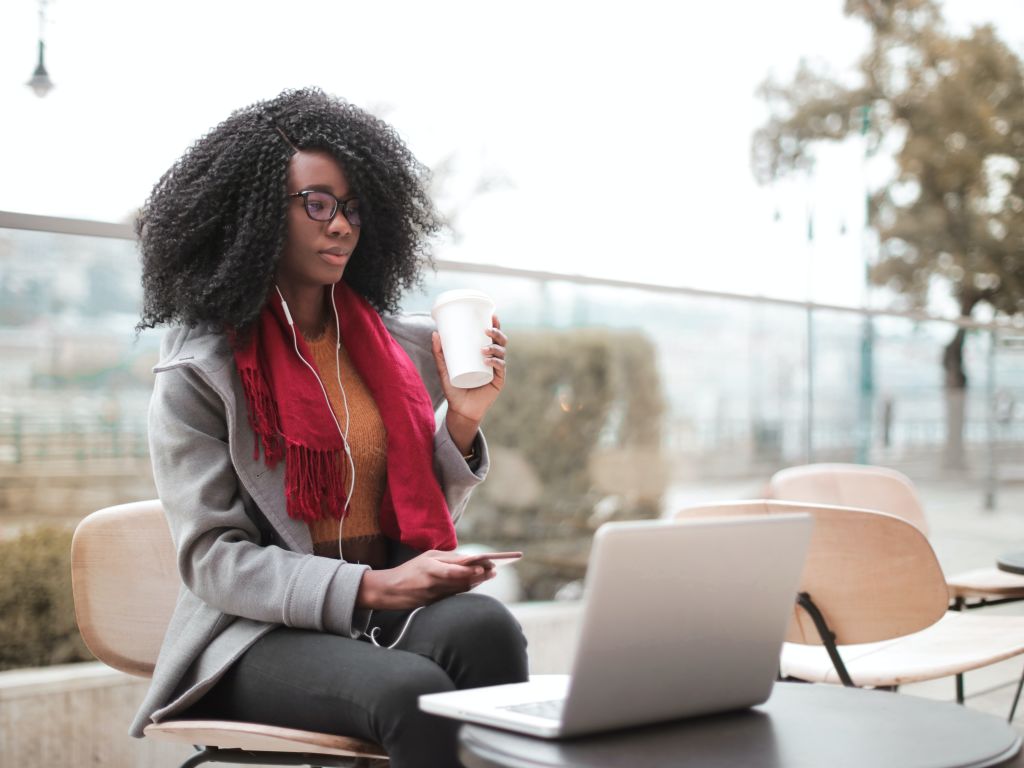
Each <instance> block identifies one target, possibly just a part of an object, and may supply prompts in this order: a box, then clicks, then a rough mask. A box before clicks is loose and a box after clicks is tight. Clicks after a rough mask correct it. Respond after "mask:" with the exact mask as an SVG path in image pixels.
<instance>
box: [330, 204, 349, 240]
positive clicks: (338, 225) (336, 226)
mask: <svg viewBox="0 0 1024 768" xmlns="http://www.w3.org/2000/svg"><path fill="white" fill-rule="evenodd" d="M327 231H328V232H329V233H330V234H332V235H337V236H338V237H345V236H346V235H351V234H352V225H351V224H349V221H348V219H346V218H345V214H344V213H342V212H341V206H338V210H337V212H335V214H334V218H333V219H331V220H330V221H329V222H327Z"/></svg>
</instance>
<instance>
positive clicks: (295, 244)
mask: <svg viewBox="0 0 1024 768" xmlns="http://www.w3.org/2000/svg"><path fill="white" fill-rule="evenodd" d="M298 192H329V193H330V194H331V195H333V196H334V197H335V198H336V199H337V200H338V210H337V211H336V212H335V214H334V217H333V218H332V219H331V220H330V221H316V220H314V219H312V218H310V215H309V214H307V212H306V207H307V206H309V207H310V211H311V212H312V213H313V215H323V216H325V215H327V214H329V213H330V206H331V205H332V204H333V201H331V199H330V198H329V197H325V196H318V195H316V194H314V195H312V196H308V195H307V196H305V197H289V198H288V217H287V232H286V235H285V242H284V252H283V253H282V255H281V260H280V262H278V265H277V282H278V285H280V286H281V288H282V289H284V288H285V287H286V286H287V287H288V288H289V289H297V290H302V289H303V288H311V287H323V286H325V285H331V284H333V283H336V282H338V281H339V280H341V276H342V275H343V274H344V272H345V266H346V265H347V264H348V262H349V259H350V258H351V257H352V252H353V251H354V250H355V247H356V244H357V243H358V242H359V227H358V226H354V225H353V224H352V223H350V222H349V220H348V218H346V216H345V213H344V212H343V210H342V209H343V208H346V203H347V202H348V201H350V200H352V199H353V198H354V193H353V191H352V190H351V189H350V188H349V185H348V179H346V178H345V173H344V171H342V170H341V166H340V165H338V162H337V160H335V159H334V158H333V157H332V156H331V155H329V154H328V153H326V152H321V151H303V150H300V151H298V152H296V153H295V154H294V155H292V158H291V161H290V163H289V166H288V194H289V195H294V194H296V193H298ZM354 207H355V203H349V205H348V210H349V211H350V213H349V217H350V218H356V220H357V221H358V218H357V215H356V216H355V217H354V216H352V213H351V211H352V209H353V208H354Z"/></svg>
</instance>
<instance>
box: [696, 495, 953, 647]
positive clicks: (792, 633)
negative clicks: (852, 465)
mask: <svg viewBox="0 0 1024 768" xmlns="http://www.w3.org/2000/svg"><path fill="white" fill-rule="evenodd" d="M791 512H807V513H809V514H811V515H813V516H814V533H813V534H812V535H811V544H810V548H809V550H808V553H807V562H806V564H805V565H804V571H803V575H802V576H801V579H800V591H801V592H806V593H808V594H809V595H810V596H811V599H812V600H813V601H814V602H815V604H816V605H817V606H818V608H819V610H820V611H821V612H822V614H823V615H824V617H825V620H826V621H827V622H828V625H829V627H831V629H832V631H833V632H834V633H835V635H836V642H837V643H840V644H848V643H870V642H875V641H879V640H888V639H890V638H893V637H900V636H902V635H907V634H910V633H911V632H917V631H919V630H922V629H925V628H926V627H929V626H931V625H932V624H934V623H935V622H936V621H938V620H939V619H940V618H942V616H943V614H944V613H945V612H946V607H947V605H948V599H949V593H948V592H947V589H946V582H945V579H944V578H943V576H942V569H941V568H940V567H939V562H938V560H937V559H936V557H935V552H934V551H933V550H932V548H931V545H930V544H929V543H928V540H927V539H926V538H925V537H924V534H923V533H922V532H921V531H920V530H919V529H917V528H915V527H914V526H913V525H911V524H910V523H908V522H906V521H905V520H902V519H900V518H898V517H895V516H893V515H888V514H885V513H882V512H875V511H872V510H865V509H850V508H845V507H833V506H827V505H824V504H801V503H794V502H784V501H772V500H757V501H737V502H727V503H723V504H711V505H707V506H701V507H693V508H690V509H684V510H682V511H680V512H679V513H677V514H676V518H677V519H680V518H685V517H709V516H736V515H773V514H784V513H791ZM786 639H787V640H788V641H789V642H793V643H804V644H806V645H820V644H821V638H820V637H819V635H818V632H817V630H816V629H815V627H814V623H813V622H812V621H811V619H810V617H809V616H808V615H807V613H806V612H805V611H804V610H803V609H800V608H797V607H796V606H795V605H794V611H793V620H792V621H791V622H790V625H789V630H788V633H787V636H786Z"/></svg>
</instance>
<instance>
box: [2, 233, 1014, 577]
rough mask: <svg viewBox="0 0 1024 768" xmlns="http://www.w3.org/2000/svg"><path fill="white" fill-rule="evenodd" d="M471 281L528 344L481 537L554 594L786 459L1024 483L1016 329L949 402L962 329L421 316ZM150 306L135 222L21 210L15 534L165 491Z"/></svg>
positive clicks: (552, 308)
mask: <svg viewBox="0 0 1024 768" xmlns="http://www.w3.org/2000/svg"><path fill="white" fill-rule="evenodd" d="M456 287H473V288H478V289H481V290H483V291H485V292H487V293H488V294H490V295H491V296H493V297H494V299H495V300H496V303H497V305H498V307H499V314H500V316H501V318H502V322H503V324H504V326H505V327H506V328H507V329H508V330H509V332H510V336H511V337H512V344H511V347H510V359H509V387H508V390H507V392H506V394H504V395H503V397H502V398H501V399H500V400H499V405H498V406H496V408H495V411H494V412H493V414H492V416H489V418H488V425H487V430H486V431H487V433H488V436H489V442H490V444H491V447H492V450H493V453H494V456H495V461H494V467H493V470H492V476H491V477H490V478H489V480H488V482H487V483H485V484H484V485H483V486H482V487H481V491H480V492H479V493H478V494H477V495H476V496H475V497H474V500H473V502H472V503H473V505H474V510H473V514H470V515H467V518H466V525H467V526H468V527H467V529H466V531H465V532H464V533H465V534H467V535H469V536H470V537H478V538H480V539H482V540H486V541H488V542H489V543H491V544H509V545H511V544H517V543H521V542H522V541H529V540H534V541H538V542H543V546H544V547H546V548H547V550H546V551H545V552H544V553H543V554H542V555H541V554H538V555H537V556H536V557H535V558H534V559H535V561H540V560H543V559H544V558H545V557H546V558H547V562H549V563H553V564H554V565H551V566H550V568H549V569H548V572H547V574H548V575H547V576H546V577H545V578H548V582H545V583H544V584H542V585H540V586H537V587H536V589H533V590H532V591H531V594H532V595H533V596H549V595H550V594H551V593H552V592H553V591H554V590H555V589H556V588H557V586H558V584H559V582H560V581H569V580H571V578H570V577H571V576H572V575H573V574H574V573H576V569H577V566H578V562H579V560H580V558H581V557H582V555H581V554H580V552H579V548H578V547H576V546H575V545H574V544H573V543H572V542H575V541H577V540H578V539H579V537H580V536H581V535H583V534H585V533H586V532H589V531H592V530H593V527H594V526H595V525H596V523H598V522H600V521H601V520H604V519H611V518H614V517H617V516H652V515H657V514H662V513H664V512H665V511H670V510H671V509H673V508H674V506H675V505H676V504H678V502H679V499H680V498H685V497H686V495H687V492H688V490H689V489H692V488H693V487H694V486H698V485H700V484H702V483H714V482H724V481H729V482H731V481H749V487H750V488H752V489H756V488H757V487H759V484H760V483H763V481H764V480H766V479H767V478H768V477H769V476H770V475H771V473H772V472H773V471H775V470H777V469H779V468H781V467H784V466H787V465H792V464H799V463H805V462H809V461H844V462H860V463H872V464H884V465H886V466H891V467H895V468H897V469H901V470H903V471H905V472H907V473H908V474H909V475H910V476H911V477H912V478H914V479H915V480H926V479H929V478H948V477H955V478H958V479H959V480H960V481H961V482H962V483H964V484H969V485H971V486H972V487H975V488H976V489H977V492H978V494H979V497H981V496H987V497H988V500H989V501H991V502H996V501H997V500H998V490H999V488H1000V483H1002V482H1005V481H1007V480H1017V479H1020V478H1021V476H1022V474H1024V451H1022V450H1021V449H1022V447H1024V405H1022V403H1024V329H1019V328H1017V327H1015V326H1009V325H1005V324H983V323H976V324H970V325H968V326H966V338H965V342H964V353H963V358H964V368H965V371H966V375H967V378H968V383H969V385H968V387H967V389H966V390H965V394H964V395H963V396H950V394H949V393H948V391H947V390H946V389H945V388H944V386H943V377H944V373H943V368H942V357H943V350H944V347H945V346H946V344H947V343H948V342H949V340H950V339H952V338H953V336H954V334H955V333H956V332H957V330H958V328H959V327H960V326H958V325H957V323H956V322H954V321H950V320H945V319H940V318H929V317H927V316H925V315H911V314H901V313H896V312H891V313H890V312H870V313H868V312H865V311H860V310H852V309H849V308H841V307H825V306H820V305H812V304H802V303H799V302H791V301H781V300H778V301H777V300H770V299H765V298H753V297H744V296H733V295H727V294H721V293H712V292H704V291H698V290H692V289H685V288H668V287H664V286H654V285H638V284H629V283H623V282H618V281H610V280H599V279H590V278H580V277H572V276H559V275H553V274H547V273H538V272H527V271H519V270H514V269H506V268H497V267H490V266H485V265H471V264H461V263H454V262H445V261H441V262H439V264H438V269H437V271H436V272H432V273H429V274H428V275H427V276H426V279H425V283H424V286H423V290H422V291H420V292H417V293H414V294H411V295H409V296H408V297H407V300H406V302H405V309H407V310H409V311H423V310H426V309H428V308H429V306H430V303H431V300H432V297H433V296H435V295H436V294H437V293H438V292H440V291H442V290H446V289H449V288H456ZM139 300H140V289H139V266H138V257H137V252H136V245H135V242H134V240H133V238H132V234H131V230H130V228H129V227H128V226H125V225H116V224H94V223H88V222H75V221H70V220H63V219H44V218H42V217H29V216H22V215H15V214H3V213H0V346H2V360H3V365H2V368H0V482H2V487H3V491H2V493H0V520H7V521H10V520H18V519H26V520H27V519H32V520H39V519H52V520H71V519H77V518H80V517H81V516H82V515H84V514H86V513H88V512H89V511H91V510H93V509H96V508H98V507H102V506H105V505H108V504H113V503H118V502H121V501H125V500H130V499H138V498H148V497H152V496H154V495H155V490H154V488H153V483H152V477H151V473H150V469H149V461H148V456H147V446H146V407H147V401H148V396H149V391H150V388H151V386H152V380H153V378H152V377H153V375H152V373H151V372H150V369H151V367H152V365H153V364H154V363H155V361H156V358H157V355H158V348H159V338H160V333H159V332H155V331H147V332H145V333H142V334H141V335H136V334H135V332H134V324H135V322H136V319H137V310H138V305H139ZM950 425H953V427H952V428H951V427H950ZM470 521H475V522H470ZM539 546H541V545H540V544H538V545H537V547H539ZM537 547H534V548H533V551H534V552H537V551H538V549H537ZM567 563H568V565H566V564H567ZM559 564H562V565H564V566H565V567H564V568H563V569H562V571H559V570H558V569H559V567H561V565H559ZM524 566H525V563H524ZM552 573H554V575H551V574H552ZM559 574H561V575H559Z"/></svg>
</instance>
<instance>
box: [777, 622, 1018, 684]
mask: <svg viewBox="0 0 1024 768" xmlns="http://www.w3.org/2000/svg"><path fill="white" fill-rule="evenodd" d="M1019 653H1024V616H984V615H980V614H978V613H977V612H970V613H959V612H955V611H950V612H948V613H946V614H945V615H944V616H943V617H942V618H941V619H940V620H939V621H937V622H936V623H935V624H933V625H932V626H930V627H928V628H927V629H925V630H922V631H920V632H914V633H913V634H909V635H904V636H903V637H898V638H895V639H893V640H885V641H882V642H878V643H860V644H857V645H840V646H839V655H840V656H841V657H842V659H843V662H844V663H845V664H846V668H847V670H848V671H849V673H850V677H851V678H852V679H853V682H854V684H855V685H857V686H889V685H904V684H906V683H914V682H919V681H921V680H934V679H936V678H939V677H948V676H951V675H955V674H958V673H961V672H967V671H969V670H972V669H977V668H979V667H984V666H987V665H989V664H994V663H996V662H998V661H1002V660H1003V659H1008V658H1011V657H1013V656H1015V655H1017V654H1019ZM779 668H780V670H781V672H782V674H783V675H784V676H786V677H795V678H798V679H800V680H808V681H810V682H815V683H838V682H839V675H838V674H837V673H836V671H835V668H834V667H833V666H832V662H831V660H830V659H829V657H828V653H827V652H826V651H825V648H824V647H823V646H820V645H800V644H797V643H785V644H784V646H783V649H782V658H781V662H780V665H779Z"/></svg>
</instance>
